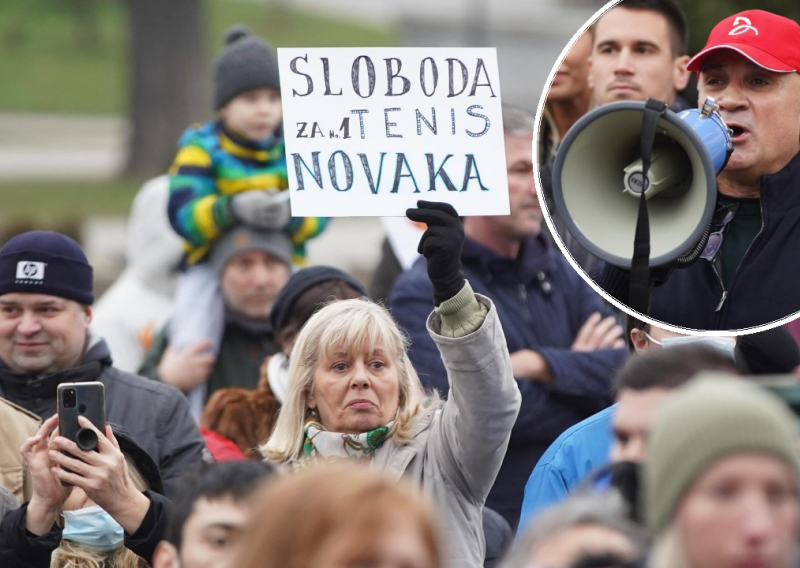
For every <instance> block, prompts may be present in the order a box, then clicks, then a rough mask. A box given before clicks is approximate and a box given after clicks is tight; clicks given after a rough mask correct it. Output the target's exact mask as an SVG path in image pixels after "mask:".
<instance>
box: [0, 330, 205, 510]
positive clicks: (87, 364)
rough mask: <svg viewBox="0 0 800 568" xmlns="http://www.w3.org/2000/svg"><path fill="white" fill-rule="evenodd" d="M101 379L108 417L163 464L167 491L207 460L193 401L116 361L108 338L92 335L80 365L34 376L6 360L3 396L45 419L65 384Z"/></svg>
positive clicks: (1, 368) (0, 382) (0, 383)
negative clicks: (192, 411) (120, 366)
mask: <svg viewBox="0 0 800 568" xmlns="http://www.w3.org/2000/svg"><path fill="white" fill-rule="evenodd" d="M86 381H100V382H101V383H103V385H105V391H106V420H107V421H108V422H112V423H114V424H119V425H120V426H123V427H125V429H126V430H127V431H128V432H130V434H131V438H133V439H134V440H136V442H138V443H139V445H141V446H142V447H143V448H144V449H145V451H147V453H148V454H150V457H152V458H153V461H154V462H156V464H158V467H159V469H160V470H161V476H162V477H163V479H164V486H165V491H166V494H167V496H171V495H172V494H173V491H175V490H176V489H177V486H178V484H179V479H178V478H179V477H180V475H181V474H182V473H183V472H186V471H190V470H192V469H195V468H198V467H200V466H201V465H202V464H203V453H204V451H205V443H204V442H203V437H202V435H201V434H200V429H199V428H198V427H197V424H196V423H195V421H194V419H193V418H192V417H191V415H190V414H189V403H188V402H187V401H186V397H185V396H183V394H181V392H180V391H179V390H178V389H176V388H174V387H171V386H167V385H163V384H160V383H157V382H155V381H151V380H149V379H146V378H144V377H139V376H137V375H133V374H131V373H126V372H124V371H120V370H119V369H115V368H114V367H112V366H111V354H110V353H109V351H108V347H107V346H106V343H105V341H103V340H102V339H97V338H95V339H92V340H91V343H90V346H89V348H88V349H87V351H86V353H85V354H84V356H83V360H82V361H81V362H80V364H79V365H78V366H77V367H74V368H71V369H66V370H63V371H59V372H56V373H52V374H49V375H43V376H39V375H34V374H32V373H14V372H12V371H11V370H10V369H9V368H8V367H7V366H6V365H5V364H4V363H3V362H2V361H0V396H2V397H3V398H5V399H7V400H10V401H11V402H13V403H14V404H17V405H18V406H21V407H23V408H25V409H27V410H30V411H31V412H34V413H35V414H38V415H39V416H40V417H41V418H42V419H47V418H49V417H50V416H52V415H53V414H55V413H56V402H57V401H56V390H57V389H58V385H59V384H61V383H71V382H86Z"/></svg>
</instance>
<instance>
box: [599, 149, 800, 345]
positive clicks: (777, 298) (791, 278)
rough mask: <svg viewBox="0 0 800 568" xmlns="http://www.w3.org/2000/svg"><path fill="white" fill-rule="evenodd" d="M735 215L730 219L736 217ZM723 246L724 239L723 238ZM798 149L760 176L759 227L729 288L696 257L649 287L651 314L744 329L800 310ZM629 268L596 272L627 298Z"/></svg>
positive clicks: (680, 322) (691, 324)
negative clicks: (775, 168)
mask: <svg viewBox="0 0 800 568" xmlns="http://www.w3.org/2000/svg"><path fill="white" fill-rule="evenodd" d="M735 222H736V221H735V220H734V223H735ZM723 246H724V243H723ZM799 251H800V154H797V155H796V156H795V157H794V158H792V160H791V161H790V162H789V164H788V165H787V166H786V167H785V168H783V169H782V170H781V171H780V172H777V173H775V174H771V175H766V176H762V177H761V231H760V232H759V233H758V235H757V236H756V237H755V239H754V240H753V242H752V243H751V244H750V247H749V248H748V249H747V251H746V252H745V255H744V257H743V258H742V261H741V263H740V264H739V268H738V269H737V270H736V273H735V274H734V276H733V279H732V280H731V282H730V284H729V286H728V287H727V289H726V288H725V287H724V286H723V284H722V276H721V271H720V270H719V268H718V267H717V266H715V265H714V264H713V263H711V262H709V261H707V260H705V259H700V260H698V261H697V262H696V263H695V264H693V265H692V266H690V267H689V268H685V269H676V270H674V271H673V272H672V274H671V275H670V276H669V278H668V279H667V281H666V282H665V283H664V284H662V285H661V286H658V287H656V288H654V289H653V293H652V296H651V301H650V314H649V315H650V316H651V317H652V318H654V319H657V320H660V321H663V322H666V323H669V324H671V325H676V326H680V327H687V328H691V329H708V330H722V329H746V328H750V327H755V326H760V325H763V324H766V323H769V322H772V321H775V320H778V319H782V318H785V317H787V316H790V315H792V314H795V313H796V312H798V311H800V262H799V261H798V258H800V252H799ZM627 274H628V273H627V272H624V271H619V270H616V271H615V270H614V269H610V268H609V267H605V268H604V269H603V270H602V271H599V272H597V273H595V274H593V275H596V276H597V277H598V278H597V281H598V283H599V284H600V285H601V286H602V287H603V288H604V289H606V290H607V291H608V292H609V293H610V294H612V295H613V296H615V297H617V298H618V299H620V300H621V301H623V302H625V303H627V302H626V298H627V293H628V291H627V286H628V278H627Z"/></svg>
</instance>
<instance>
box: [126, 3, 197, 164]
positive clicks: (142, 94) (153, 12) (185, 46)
mask: <svg viewBox="0 0 800 568" xmlns="http://www.w3.org/2000/svg"><path fill="white" fill-rule="evenodd" d="M125 4H126V6H127V10H128V15H129V17H130V50H129V60H130V75H129V77H130V79H129V81H130V84H129V88H128V93H129V96H130V100H129V105H128V108H129V116H130V119H131V121H130V123H131V133H130V146H129V154H128V163H127V167H126V172H125V173H126V174H128V175H131V176H135V177H141V178H144V177H151V176H154V175H158V174H161V173H165V172H166V170H167V168H168V167H169V164H170V161H171V159H172V158H173V156H174V154H175V151H176V141H177V139H178V136H180V133H181V132H182V131H183V130H184V129H185V128H186V127H187V126H188V125H189V124H191V123H192V122H198V121H202V120H203V119H205V118H206V117H207V116H208V112H209V108H210V99H209V95H208V93H209V87H208V84H209V82H210V81H209V80H207V79H208V78H207V77H206V76H205V51H204V48H205V41H204V33H203V31H204V23H205V22H204V15H205V2H204V0H126V1H125Z"/></svg>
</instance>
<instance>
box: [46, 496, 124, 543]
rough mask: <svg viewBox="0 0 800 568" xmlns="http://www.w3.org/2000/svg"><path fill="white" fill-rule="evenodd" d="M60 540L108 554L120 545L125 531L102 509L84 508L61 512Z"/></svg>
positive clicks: (96, 507) (97, 507)
mask: <svg viewBox="0 0 800 568" xmlns="http://www.w3.org/2000/svg"><path fill="white" fill-rule="evenodd" d="M61 514H62V515H64V532H63V533H62V538H64V539H65V540H71V541H73V542H78V543H80V544H83V545H84V546H86V547H88V548H91V549H94V550H99V551H101V552H108V551H110V550H114V549H115V548H118V547H119V546H121V545H122V542H123V540H124V539H125V531H124V530H123V528H122V527H121V526H120V524H119V523H118V522H117V521H115V520H114V519H113V518H112V517H111V515H109V514H108V513H106V512H105V511H104V510H103V508H102V507H100V506H99V505H95V506H94V507H86V508H85V509H78V510H77V511H63V512H62V513H61Z"/></svg>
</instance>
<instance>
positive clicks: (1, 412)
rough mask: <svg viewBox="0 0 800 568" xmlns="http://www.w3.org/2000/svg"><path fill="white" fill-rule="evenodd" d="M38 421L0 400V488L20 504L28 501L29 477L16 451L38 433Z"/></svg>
mask: <svg viewBox="0 0 800 568" xmlns="http://www.w3.org/2000/svg"><path fill="white" fill-rule="evenodd" d="M40 424H41V420H40V419H39V417H38V416H36V415H35V414H33V413H32V412H28V411H27V410H25V409H24V408H22V407H19V406H17V405H16V404H13V403H11V402H9V401H7V400H6V399H4V398H0V485H2V486H3V487H5V488H6V489H8V490H9V491H11V492H12V493H13V494H14V497H16V498H17V501H18V502H19V503H20V505H21V504H22V503H25V502H26V501H28V500H30V498H31V475H30V472H29V471H28V466H27V465H25V462H24V461H23V459H22V454H21V453H20V451H19V449H20V448H21V447H22V444H23V443H24V442H25V440H26V439H27V438H30V437H31V436H33V435H34V434H36V432H37V431H38V430H39V426H40Z"/></svg>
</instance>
